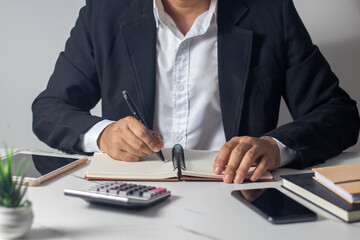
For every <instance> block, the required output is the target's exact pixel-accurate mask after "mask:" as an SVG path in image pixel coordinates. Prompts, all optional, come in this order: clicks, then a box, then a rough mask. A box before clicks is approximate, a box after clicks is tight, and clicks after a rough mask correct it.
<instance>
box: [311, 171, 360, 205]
mask: <svg viewBox="0 0 360 240" xmlns="http://www.w3.org/2000/svg"><path fill="white" fill-rule="evenodd" d="M313 171H314V172H315V176H314V179H315V180H316V181H318V182H319V183H321V184H322V185H324V186H325V187H327V188H329V189H330V190H332V191H333V192H335V193H336V194H338V195H339V196H340V197H342V198H344V199H345V200H346V201H348V202H350V203H360V164H350V165H340V166H331V167H322V168H314V169H313Z"/></svg>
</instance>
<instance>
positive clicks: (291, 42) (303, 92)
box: [266, 0, 360, 168]
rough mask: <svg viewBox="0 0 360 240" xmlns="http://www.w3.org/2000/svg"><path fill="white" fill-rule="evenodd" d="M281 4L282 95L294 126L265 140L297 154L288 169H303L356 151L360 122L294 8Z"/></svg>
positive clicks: (281, 127)
mask: <svg viewBox="0 0 360 240" xmlns="http://www.w3.org/2000/svg"><path fill="white" fill-rule="evenodd" d="M282 2H283V31H284V42H285V51H284V52H285V53H286V59H287V61H286V72H285V80H284V87H283V92H282V94H283V97H284V100H285V102H286V104H287V106H288V108H289V110H290V113H291V115H292V117H293V119H294V121H293V122H291V123H288V124H285V125H283V126H280V127H278V128H276V129H275V130H273V131H271V132H269V133H267V134H266V135H268V136H272V137H274V138H276V139H279V140H280V141H281V142H282V143H284V144H285V145H286V146H287V147H289V148H291V149H293V150H295V151H298V153H299V155H298V157H297V159H296V160H295V161H293V162H292V163H291V164H290V166H291V167H295V168H304V167H307V166H309V165H312V164H314V163H318V162H323V161H325V160H326V159H328V158H330V157H333V156H335V155H337V154H340V153H341V152H342V151H343V150H345V149H346V148H348V147H350V146H351V145H354V144H355V143H356V142H357V139H358V134H359V124H360V120H359V113H358V110H357V106H356V103H355V102H354V101H353V100H352V99H351V98H350V97H349V96H348V95H347V93H345V91H343V90H342V89H341V88H340V87H339V81H338V79H337V77H336V76H335V75H334V73H333V72H332V70H331V68H330V66H329V64H328V63H327V61H326V60H325V58H324V57H323V55H322V54H321V52H320V51H319V49H318V48H317V47H316V46H315V45H313V43H312V41H311V39H310V36H309V35H308V33H307V30H306V29H305V27H304V25H303V23H302V21H301V20H300V17H299V16H298V14H297V12H296V10H295V7H294V5H293V2H292V1H291V0H284V1H282Z"/></svg>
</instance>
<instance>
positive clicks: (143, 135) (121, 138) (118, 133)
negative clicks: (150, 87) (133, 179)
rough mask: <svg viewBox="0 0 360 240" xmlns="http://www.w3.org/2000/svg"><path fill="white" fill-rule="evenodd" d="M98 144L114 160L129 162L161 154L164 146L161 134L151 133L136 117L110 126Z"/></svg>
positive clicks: (100, 137)
mask: <svg viewBox="0 0 360 240" xmlns="http://www.w3.org/2000/svg"><path fill="white" fill-rule="evenodd" d="M97 144H98V146H99V148H100V150H102V151H104V152H106V153H107V154H108V155H109V156H111V157H112V158H114V159H117V160H122V161H129V162H135V161H139V160H140V157H144V156H146V155H149V154H152V153H154V152H159V151H160V149H161V148H162V147H163V146H164V142H163V141H162V138H161V135H160V134H159V133H156V132H153V131H149V130H148V129H147V128H146V127H145V126H144V125H143V124H142V123H141V122H139V121H138V120H137V119H136V118H134V117H125V118H123V119H120V120H119V121H117V122H115V123H112V124H110V125H108V126H107V127H106V128H105V129H104V130H103V131H102V133H101V134H100V136H99V138H98V140H97Z"/></svg>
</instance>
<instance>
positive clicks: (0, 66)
mask: <svg viewBox="0 0 360 240" xmlns="http://www.w3.org/2000/svg"><path fill="white" fill-rule="evenodd" d="M119 1H121V0H119ZM220 1H221V0H220ZM269 1H271V0H269ZM294 1H295V5H296V7H297V9H298V12H299V14H300V16H301V18H302V19H303V22H304V23H305V25H306V27H307V29H308V31H309V32H310V35H311V37H312V39H313V42H314V43H315V44H316V45H318V46H319V48H320V50H321V51H322V53H323V54H324V55H325V57H326V58H327V60H328V61H329V63H330V65H331V66H332V69H333V71H334V72H335V73H336V75H337V76H338V77H339V79H340V86H341V87H342V88H344V89H345V90H346V91H347V92H348V93H349V94H350V96H351V97H352V98H353V99H355V100H356V101H357V102H358V103H360V81H359V76H360V27H359V26H360V1H359V0H294ZM0 2H1V4H0V6H1V7H0V81H1V85H0V108H1V115H0V144H2V142H4V141H5V142H6V143H7V144H8V145H9V146H13V147H15V148H28V149H39V150H46V151H49V150H51V149H50V148H49V147H48V146H46V145H45V144H44V143H42V142H40V141H39V140H38V139H37V137H36V136H35V135H34V134H33V132H32V113H31V104H32V101H33V100H34V98H35V97H36V96H37V95H38V94H39V93H40V92H41V91H42V90H44V89H45V87H46V85H47V82H48V80H49V77H50V75H51V74H52V72H53V69H54V65H55V62H56V59H57V57H58V55H59V53H60V52H61V51H62V50H63V49H64V46H65V42H66V39H67V38H68V37H69V34H70V30H71V29H72V27H73V26H74V24H75V21H76V18H77V16H78V12H79V9H80V8H81V7H82V6H83V5H84V4H85V1H84V0H26V1H21V0H11V1H8V0H0ZM92 112H93V114H96V115H100V112H101V111H100V108H99V106H97V107H96V108H95V109H94V110H93V111H92ZM289 121H291V117H290V115H289V113H288V111H287V109H286V106H284V104H282V107H281V112H280V121H279V124H283V123H286V122H289ZM1 147H2V145H0V148H1ZM359 150H360V143H358V144H357V145H355V146H354V147H351V148H349V149H348V151H359Z"/></svg>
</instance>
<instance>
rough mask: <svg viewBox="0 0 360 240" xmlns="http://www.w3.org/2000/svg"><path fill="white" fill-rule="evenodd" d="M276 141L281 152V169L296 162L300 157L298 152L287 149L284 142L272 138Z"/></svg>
mask: <svg viewBox="0 0 360 240" xmlns="http://www.w3.org/2000/svg"><path fill="white" fill-rule="evenodd" d="M264 137H270V136H264ZM271 138H272V139H274V140H275V141H276V143H277V145H278V147H279V150H280V165H279V167H283V166H285V165H286V164H288V163H290V162H292V161H293V160H295V159H296V158H297V156H298V152H297V151H294V150H292V149H290V148H288V147H286V146H285V145H284V144H283V143H282V142H280V141H279V140H277V139H276V138H273V137H271Z"/></svg>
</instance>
